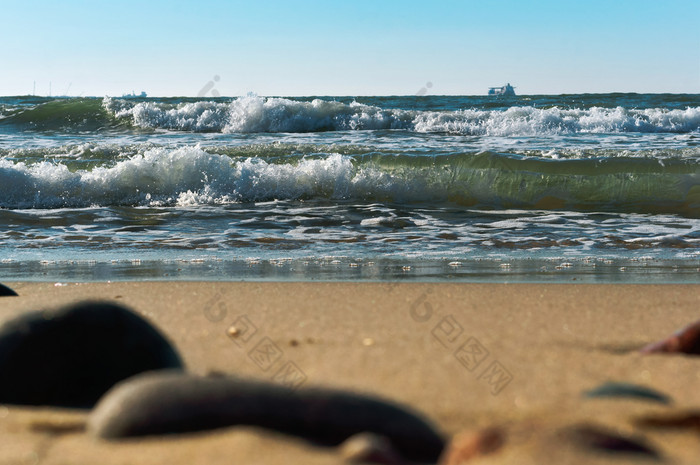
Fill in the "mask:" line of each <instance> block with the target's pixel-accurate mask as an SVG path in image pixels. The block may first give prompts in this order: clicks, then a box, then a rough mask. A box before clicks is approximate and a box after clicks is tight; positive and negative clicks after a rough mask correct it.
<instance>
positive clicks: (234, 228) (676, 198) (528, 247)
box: [0, 93, 700, 283]
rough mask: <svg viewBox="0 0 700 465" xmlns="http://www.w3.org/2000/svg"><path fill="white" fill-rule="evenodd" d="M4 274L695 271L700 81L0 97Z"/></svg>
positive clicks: (617, 274) (638, 274)
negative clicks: (442, 92)
mask: <svg viewBox="0 0 700 465" xmlns="http://www.w3.org/2000/svg"><path fill="white" fill-rule="evenodd" d="M0 280H5V281H56V282H57V283H61V282H69V281H70V282H75V281H111V280H114V281H119V280H227V281H238V280H250V281H265V280H275V281H431V282H434V281H438V282H450V281H455V282H556V283H564V282H568V283H571V282H584V283H700V95H679V94H633V93H614V94H580V95H529V96H513V97H504V96H486V95H484V96H437V95H420V96H398V97H352V96H351V97H323V96H316V97H304V98H296V97H264V96H258V95H254V94H249V95H246V96H243V97H235V98H224V97H201V98H150V97H142V98H139V97H136V98H134V97H99V98H91V97H90V98H83V97H80V98H78V97H53V98H52V97H37V96H18V97H0Z"/></svg>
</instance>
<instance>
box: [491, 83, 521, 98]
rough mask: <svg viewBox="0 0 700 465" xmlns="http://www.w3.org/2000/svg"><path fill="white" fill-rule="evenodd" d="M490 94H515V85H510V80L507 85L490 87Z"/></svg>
mask: <svg viewBox="0 0 700 465" xmlns="http://www.w3.org/2000/svg"><path fill="white" fill-rule="evenodd" d="M489 95H506V96H514V95H515V87H513V86H511V85H510V82H509V83H508V84H506V85H505V86H501V87H489Z"/></svg>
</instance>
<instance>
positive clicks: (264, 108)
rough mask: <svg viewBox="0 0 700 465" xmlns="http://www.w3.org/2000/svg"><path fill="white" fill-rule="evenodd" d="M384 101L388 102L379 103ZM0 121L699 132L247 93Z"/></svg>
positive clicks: (11, 115) (60, 104)
mask: <svg viewBox="0 0 700 465" xmlns="http://www.w3.org/2000/svg"><path fill="white" fill-rule="evenodd" d="M385 103H388V102H385ZM0 125H17V126H20V127H22V128H26V129H31V130H49V131H51V130H62V131H75V132H79V131H98V130H102V129H114V128H120V129H134V128H135V129H143V130H168V131H190V132H215V133H243V134H248V133H309V132H322V131H363V130H404V131H414V132H419V133H447V134H456V135H468V136H502V137H507V136H549V135H566V134H581V133H584V134H585V133H589V134H602V133H612V134H615V133H676V134H687V133H696V132H699V131H700V107H697V106H695V107H687V108H685V109H679V108H673V109H669V108H642V109H630V108H624V107H620V106H618V107H611V108H607V107H595V106H594V107H589V108H569V107H557V106H554V107H546V108H541V107H535V106H513V107H510V108H505V109H504V108H499V109H483V108H482V109H475V108H465V109H460V110H443V111H427V110H416V109H397V108H381V107H379V106H375V105H368V104H364V103H358V102H356V101H353V102H350V103H344V102H339V101H335V100H330V99H314V100H311V101H306V100H295V99H287V98H278V97H274V98H273V97H259V96H256V95H248V96H245V97H240V98H236V99H233V100H231V101H228V100H222V99H217V100H201V99H200V100H197V99H186V100H178V99H161V100H147V101H135V100H128V99H120V98H111V97H105V98H104V99H102V100H100V99H94V98H71V99H58V100H52V101H48V102H40V103H38V104H36V105H31V106H26V105H24V106H21V105H20V106H17V105H14V106H6V107H4V108H3V109H2V113H1V116H0Z"/></svg>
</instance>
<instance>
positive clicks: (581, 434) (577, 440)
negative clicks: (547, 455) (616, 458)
mask: <svg viewBox="0 0 700 465" xmlns="http://www.w3.org/2000/svg"><path fill="white" fill-rule="evenodd" d="M561 436H562V437H563V439H565V440H567V441H568V442H570V443H572V444H573V445H575V446H577V447H580V448H582V449H584V450H589V451H594V452H604V453H608V454H626V455H635V456H640V457H642V456H646V457H648V458H655V459H658V458H660V456H659V453H658V452H657V451H656V450H654V449H653V448H652V447H651V446H650V445H648V444H647V442H646V440H645V439H644V438H642V437H627V436H623V435H621V434H619V433H617V432H616V431H613V430H610V429H607V428H603V427H601V426H594V425H585V424H584V425H575V426H571V427H568V428H565V429H564V430H562V431H561Z"/></svg>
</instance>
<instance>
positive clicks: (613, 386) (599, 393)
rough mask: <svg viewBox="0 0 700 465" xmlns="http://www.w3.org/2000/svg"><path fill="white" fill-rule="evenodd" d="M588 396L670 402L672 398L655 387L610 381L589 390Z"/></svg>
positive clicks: (586, 394) (661, 402)
mask: <svg viewBox="0 0 700 465" xmlns="http://www.w3.org/2000/svg"><path fill="white" fill-rule="evenodd" d="M585 396H586V397H622V398H630V399H639V400H648V401H652V402H658V403H660V404H670V403H671V398H670V397H669V396H667V395H666V394H663V393H661V392H659V391H656V390H654V389H651V388H648V387H644V386H638V385H636V384H631V383H614V382H609V383H605V384H602V385H600V386H598V387H597V388H595V389H592V390H590V391H587V392H586V393H585Z"/></svg>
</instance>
